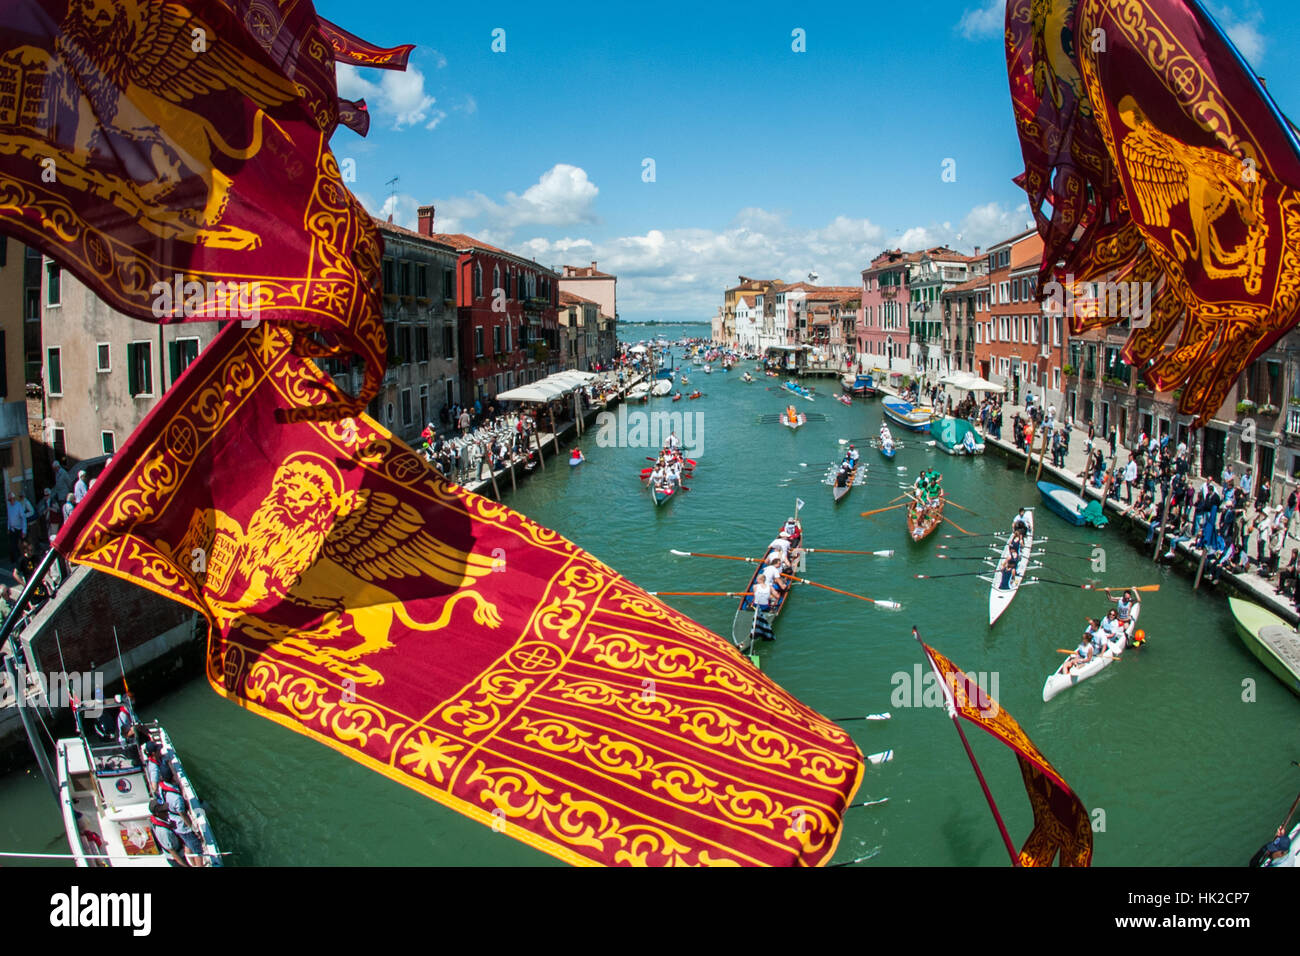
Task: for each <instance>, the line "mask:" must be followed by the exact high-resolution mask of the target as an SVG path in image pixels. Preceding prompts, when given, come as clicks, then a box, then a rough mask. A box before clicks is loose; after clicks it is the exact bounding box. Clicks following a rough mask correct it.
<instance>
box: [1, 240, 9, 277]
mask: <svg viewBox="0 0 1300 956" xmlns="http://www.w3.org/2000/svg"><path fill="white" fill-rule="evenodd" d="M8 255H9V240H8V239H6V238H5V237H4V236H0V269H3V268H4V267H5V262H6V261H7V257H8Z"/></svg>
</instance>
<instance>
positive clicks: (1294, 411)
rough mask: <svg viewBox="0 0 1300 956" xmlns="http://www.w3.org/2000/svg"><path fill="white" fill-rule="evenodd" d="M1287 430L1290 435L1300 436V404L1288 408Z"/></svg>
mask: <svg viewBox="0 0 1300 956" xmlns="http://www.w3.org/2000/svg"><path fill="white" fill-rule="evenodd" d="M1286 430H1287V434H1289V435H1297V436H1300V405H1292V406H1291V407H1290V408H1288V409H1287V412H1286Z"/></svg>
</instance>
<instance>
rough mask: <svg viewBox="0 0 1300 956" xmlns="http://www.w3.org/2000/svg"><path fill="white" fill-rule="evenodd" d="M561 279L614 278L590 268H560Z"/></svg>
mask: <svg viewBox="0 0 1300 956" xmlns="http://www.w3.org/2000/svg"><path fill="white" fill-rule="evenodd" d="M570 270H572V271H570ZM560 278H561V279H614V278H617V277H616V276H612V275H610V274H609V273H608V272H601V271H599V270H598V269H595V268H593V267H592V266H562V267H561V268H560Z"/></svg>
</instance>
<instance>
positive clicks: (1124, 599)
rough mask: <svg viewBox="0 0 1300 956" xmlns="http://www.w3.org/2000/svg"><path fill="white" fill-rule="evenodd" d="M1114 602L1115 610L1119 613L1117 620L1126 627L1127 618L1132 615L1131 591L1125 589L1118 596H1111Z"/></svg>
mask: <svg viewBox="0 0 1300 956" xmlns="http://www.w3.org/2000/svg"><path fill="white" fill-rule="evenodd" d="M1111 600H1112V601H1114V602H1115V610H1116V612H1117V613H1118V615H1119V622H1120V623H1121V624H1123V625H1124V626H1125V627H1128V624H1129V620H1130V619H1131V618H1132V617H1133V592H1132V591H1125V592H1124V593H1123V594H1121V595H1120V596H1119V597H1113V598H1111Z"/></svg>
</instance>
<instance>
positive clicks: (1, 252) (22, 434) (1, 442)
mask: <svg viewBox="0 0 1300 956" xmlns="http://www.w3.org/2000/svg"><path fill="white" fill-rule="evenodd" d="M26 268H27V248H26V247H25V246H24V245H23V244H22V243H20V242H19V241H18V240H17V239H10V238H9V237H7V236H2V235H0V472H3V474H4V486H5V489H6V490H7V491H8V490H12V491H15V492H21V493H22V494H23V495H25V496H26V497H27V499H28V500H29V501H32V503H33V504H35V486H34V484H33V482H32V477H33V472H32V443H31V438H30V433H29V428H28V420H27V371H26V327H27V321H26V311H25V310H26V301H27V296H26Z"/></svg>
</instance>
